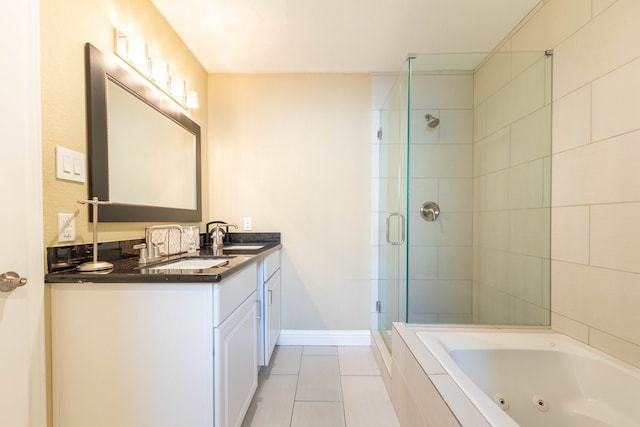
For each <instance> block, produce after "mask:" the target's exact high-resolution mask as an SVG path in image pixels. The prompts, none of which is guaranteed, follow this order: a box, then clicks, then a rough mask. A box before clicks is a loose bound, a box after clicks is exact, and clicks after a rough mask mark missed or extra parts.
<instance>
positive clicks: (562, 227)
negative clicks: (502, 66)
mask: <svg viewBox="0 0 640 427" xmlns="http://www.w3.org/2000/svg"><path fill="white" fill-rule="evenodd" d="M639 22H640V2H639V1H638V0H617V1H615V0H548V1H546V2H545V3H544V5H543V6H542V7H540V8H539V9H538V10H537V11H536V13H534V14H532V15H531V17H530V18H529V19H528V20H527V21H526V22H525V23H524V24H523V25H522V26H521V27H520V28H518V29H517V30H516V31H514V32H513V33H512V35H511V36H510V37H509V38H508V39H507V41H506V44H505V48H507V49H512V50H534V49H554V59H553V63H554V64H553V68H554V70H553V74H554V88H553V122H552V123H553V157H552V176H553V183H552V238H551V246H552V254H551V258H552V262H551V272H552V295H551V297H552V298H551V309H552V327H553V328H554V329H556V330H558V331H561V332H564V333H567V334H569V335H572V336H574V337H576V338H578V339H580V340H582V341H584V342H586V343H589V344H590V345H593V346H594V347H597V348H600V349H602V350H604V351H606V352H608V353H611V354H613V355H615V356H617V357H620V358H621V359H624V360H626V361H628V362H630V363H633V364H635V365H638V366H640V328H638V325H640V310H639V309H638V307H640V221H639V218H640V161H639V159H640V43H638V40H640V25H638V23H639Z"/></svg>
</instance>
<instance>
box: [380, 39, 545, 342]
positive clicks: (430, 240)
mask: <svg viewBox="0 0 640 427" xmlns="http://www.w3.org/2000/svg"><path fill="white" fill-rule="evenodd" d="M551 77H552V53H551V52H548V51H547V52H544V51H539V52H498V53H491V54H487V53H472V54H428V55H416V56H411V57H409V58H408V59H407V61H406V63H405V65H404V67H403V69H402V71H401V72H400V73H399V75H398V77H397V79H396V81H395V84H394V85H393V87H392V89H391V91H390V93H389V95H388V97H387V99H386V102H385V104H384V106H383V108H382V109H381V111H380V125H381V126H380V127H381V129H380V131H379V134H378V139H379V174H378V175H379V177H378V180H377V183H378V186H379V188H378V190H377V192H378V197H379V212H378V214H379V215H378V218H379V227H378V229H379V244H378V302H377V311H378V329H379V331H380V333H381V335H382V337H383V338H384V339H385V341H386V342H387V344H389V342H390V330H391V323H392V322H396V321H401V322H407V323H428V324H484V325H514V326H515V325H532V326H548V325H549V324H550V293H551V292H550V286H551V284H550V234H551V231H550V230H551V212H550V206H551V80H552V78H551Z"/></svg>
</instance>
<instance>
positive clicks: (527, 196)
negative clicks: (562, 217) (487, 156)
mask: <svg viewBox="0 0 640 427" xmlns="http://www.w3.org/2000/svg"><path fill="white" fill-rule="evenodd" d="M543 195H544V161H543V160H542V159H538V160H534V161H531V162H528V163H523V164H521V165H518V166H514V167H512V168H511V169H509V208H510V209H527V208H541V207H542V206H543V201H544V199H543Z"/></svg>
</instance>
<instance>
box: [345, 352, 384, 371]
mask: <svg viewBox="0 0 640 427" xmlns="http://www.w3.org/2000/svg"><path fill="white" fill-rule="evenodd" d="M338 360H339V362H340V375H380V370H379V369H378V365H377V364H376V359H375V358H374V357H373V353H372V352H371V347H368V346H365V347H340V348H338Z"/></svg>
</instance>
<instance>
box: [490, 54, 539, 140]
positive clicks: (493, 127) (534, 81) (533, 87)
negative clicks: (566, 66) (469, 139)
mask: <svg viewBox="0 0 640 427" xmlns="http://www.w3.org/2000/svg"><path fill="white" fill-rule="evenodd" d="M544 87H545V62H544V61H543V60H540V61H538V62H536V63H535V64H534V65H532V66H531V67H529V68H528V69H527V70H525V71H523V72H522V73H521V74H519V75H517V76H514V79H513V80H511V81H510V82H509V83H508V84H507V85H506V86H504V87H503V88H502V89H500V90H499V91H497V92H496V93H495V94H493V95H491V97H489V99H488V100H487V132H488V133H492V132H495V131H497V130H498V129H501V128H503V127H504V126H506V125H508V124H511V123H513V122H515V121H516V120H518V119H521V118H522V117H525V116H526V115H528V114H530V113H532V112H534V111H536V110H538V109H540V108H542V106H544V102H545V98H544V95H545V91H544Z"/></svg>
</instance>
